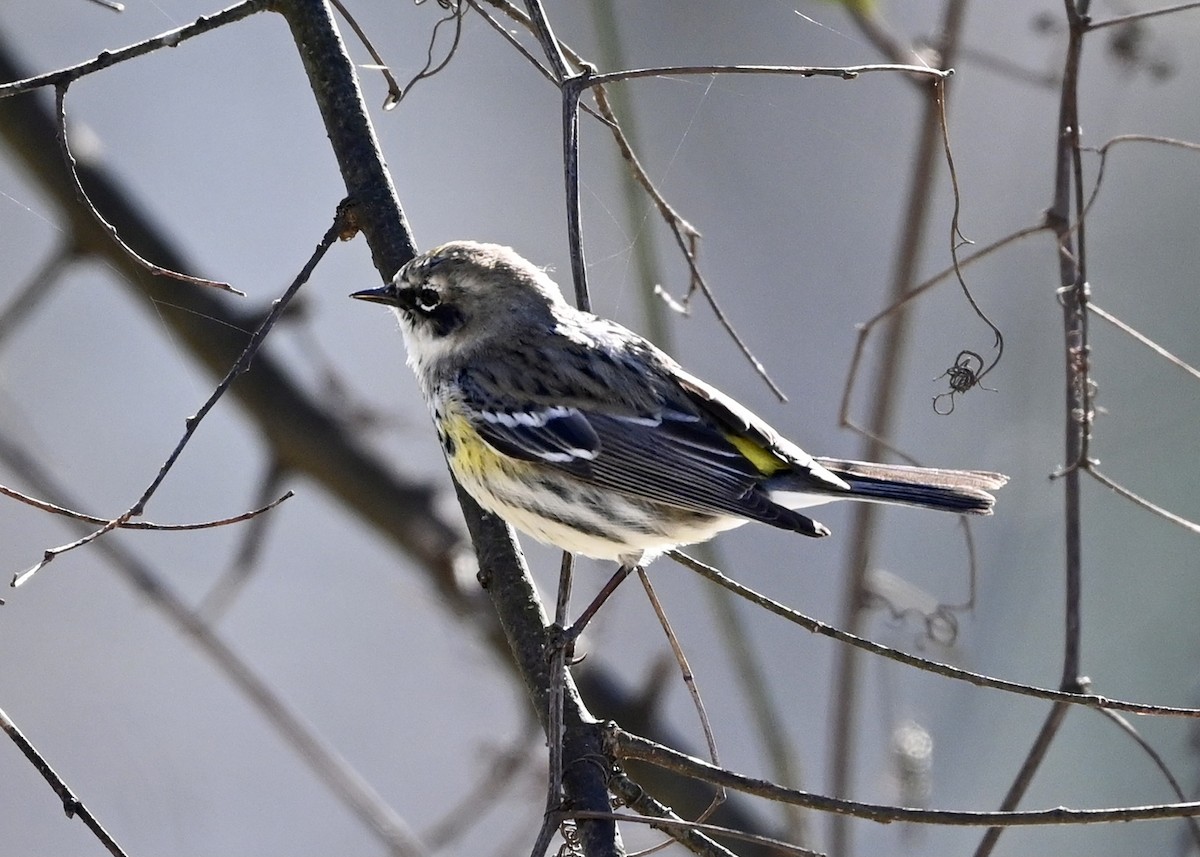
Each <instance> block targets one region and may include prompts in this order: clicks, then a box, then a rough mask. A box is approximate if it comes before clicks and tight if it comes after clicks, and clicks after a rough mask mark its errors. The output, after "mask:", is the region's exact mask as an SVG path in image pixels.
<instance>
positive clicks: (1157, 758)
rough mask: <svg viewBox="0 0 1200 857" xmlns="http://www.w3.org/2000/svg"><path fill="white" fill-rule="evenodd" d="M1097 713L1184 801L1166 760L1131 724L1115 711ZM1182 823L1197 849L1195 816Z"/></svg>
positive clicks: (1199, 824) (1198, 827) (1198, 833)
mask: <svg viewBox="0 0 1200 857" xmlns="http://www.w3.org/2000/svg"><path fill="white" fill-rule="evenodd" d="M1099 713H1100V714H1102V715H1103V716H1104V717H1106V718H1108V719H1109V720H1111V721H1112V722H1113V723H1115V724H1116V725H1117V728H1118V729H1120V730H1121V731H1122V732H1124V733H1125V734H1126V735H1128V736H1129V737H1130V738H1132V739H1133V742H1134V743H1135V744H1137V745H1138V747H1140V748H1141V750H1142V752H1143V753H1145V754H1146V755H1147V756H1149V757H1150V761H1151V762H1153V763H1154V767H1156V768H1158V770H1159V773H1161V774H1162V775H1163V779H1165V780H1166V781H1167V785H1168V786H1169V787H1170V789H1171V793H1172V794H1174V795H1175V797H1176V798H1178V799H1179V800H1180V801H1181V802H1182V801H1186V800H1187V795H1186V794H1184V791H1183V787H1182V786H1180V785H1179V780H1177V779H1176V778H1175V774H1173V773H1172V772H1171V769H1170V767H1168V765H1167V761H1166V759H1164V758H1163V757H1162V755H1161V754H1160V753H1159V752H1158V751H1157V750H1155V749H1154V747H1153V745H1151V743H1150V742H1149V741H1147V740H1146V739H1145V738H1144V737H1143V736H1142V734H1141V733H1140V732H1138V731H1137V729H1135V728H1134V726H1133V724H1132V723H1130V722H1129V720H1128V719H1127V718H1125V717H1122V716H1121V715H1120V714H1117V712H1115V711H1104V710H1103V709H1102V710H1101V711H1100V712H1099ZM1184 821H1185V822H1186V824H1187V826H1188V832H1189V833H1191V835H1192V842H1193V843H1194V844H1195V845H1196V847H1197V848H1200V822H1197V820H1196V817H1195V816H1189V817H1188V818H1186V819H1184Z"/></svg>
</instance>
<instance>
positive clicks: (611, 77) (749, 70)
mask: <svg viewBox="0 0 1200 857" xmlns="http://www.w3.org/2000/svg"><path fill="white" fill-rule="evenodd" d="M872 72H891V73H893V74H913V75H918V76H921V77H928V78H933V79H935V80H943V79H945V78H947V77H950V75H952V74H954V69H952V68H947V69H940V68H930V67H929V66H922V65H906V64H903V63H868V64H866V65H845V66H819V65H664V66H651V67H649V68H631V69H624V70H622V71H610V72H607V73H604V74H596V75H593V76H592V78H591V80H590V81H589V82H588V86H606V85H608V84H610V83H616V82H617V81H621V80H636V79H637V78H641V77H687V76H690V75H697V74H704V75H727V74H780V75H785V76H793V77H836V78H839V79H841V80H855V79H856V78H858V76H859V75H863V74H871V73H872Z"/></svg>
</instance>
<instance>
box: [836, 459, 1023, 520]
mask: <svg viewBox="0 0 1200 857" xmlns="http://www.w3.org/2000/svg"><path fill="white" fill-rule="evenodd" d="M817 462H818V463H819V464H820V465H821V466H822V467H825V468H827V469H829V470H831V471H832V472H833V473H835V474H836V475H837V476H839V477H840V478H841V479H843V480H844V481H845V482H846V483H847V484H848V485H849V486H850V497H853V498H856V499H859V500H871V501H875V502H878V503H895V504H898V505H902V506H919V507H921V508H923V509H938V510H941V511H943V512H957V513H960V514H973V515H990V514H991V513H992V506H993V505H994V504H995V502H996V498H995V497H993V496H992V495H991V494H990V493H989V492H991V491H994V490H996V489H997V488H999V487H1000V486H1002V485H1003V484H1004V483H1005V482H1007V481H1008V477H1007V476H1004V475H1002V474H1000V473H989V472H988V471H985V470H944V469H942V468H940V467H910V466H908V465H903V464H871V463H868V462H865V461H844V460H842V459H838V458H818V459H817ZM835 496H836V495H835ZM843 496H844V495H843Z"/></svg>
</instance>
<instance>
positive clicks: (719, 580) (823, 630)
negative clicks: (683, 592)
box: [667, 550, 1200, 719]
mask: <svg viewBox="0 0 1200 857" xmlns="http://www.w3.org/2000/svg"><path fill="white" fill-rule="evenodd" d="M667 556H669V557H671V559H673V560H675V561H676V562H678V563H680V564H682V565H685V566H687V567H688V568H690V569H692V570H693V571H696V572H698V573H699V574H700V575H701V576H702V577H705V578H708V579H709V580H711V581H712V582H713V583H716V584H717V585H718V586H723V587H725V588H726V589H728V590H729V591H731V592H733V593H734V594H735V595H738V596H740V597H742V598H745V599H746V600H747V601H750V602H751V603H753V604H757V605H758V606H759V607H763V608H764V609H766V610H767V611H768V612H771V613H774V614H775V615H776V616H779V617H781V618H783V619H786V620H787V621H789V622H791V623H792V624H794V625H799V626H800V627H801V628H803V629H804V630H806V631H810V632H811V633H813V634H820V635H821V636H823V637H829V638H830V639H833V640H837V641H838V642H841V643H846V644H847V645H849V646H851V647H853V648H855V649H859V650H862V651H864V652H868V653H870V654H873V655H879V656H881V657H884V658H887V659H888V660H892V661H896V662H898V663H902V664H905V665H907V666H911V667H916V668H917V669H920V670H923V671H925V672H931V673H934V674H935V675H940V676H944V677H945V678H951V679H955V680H957V681H964V682H966V683H968V684H973V685H975V686H976V687H990V688H993V689H995V690H1004V691H1009V692H1011V693H1015V694H1018V695H1020V696H1029V697H1033V698H1035V699H1047V700H1050V701H1052V702H1068V703H1071V704H1074V705H1082V706H1084V707H1086V708H1108V709H1112V710H1114V711H1129V712H1132V713H1135V714H1154V715H1158V716H1164V717H1186V718H1190V719H1196V718H1200V708H1180V707H1175V706H1166V705H1153V704H1150V703H1144V702H1132V701H1129V700H1123V699H1112V698H1110V697H1106V696H1100V695H1098V694H1093V693H1082V692H1076V691H1066V690H1052V689H1051V688H1048V687H1038V686H1036V685H1031V684H1023V683H1021V682H1016V681H1009V680H1007V679H1002V678H995V677H994V676H989V675H984V674H982V673H976V672H971V671H970V670H964V669H962V668H961V667H955V666H951V665H950V664H946V663H942V662H940V661H934V660H930V659H928V658H922V657H918V656H917V655H911V654H909V653H908V652H903V651H900V650H899V649H894V648H892V647H890V646H885V645H883V644H881V643H876V642H874V641H873V640H868V639H866V638H864V637H860V636H858V635H856V634H852V633H850V632H848V631H843V630H841V629H840V628H835V627H834V626H832V625H827V624H826V623H824V622H822V621H820V620H818V619H814V618H812V617H810V616H806V615H805V614H803V613H800V612H799V611H796V610H793V609H792V608H790V607H787V606H785V605H783V604H780V603H779V602H778V601H775V600H773V599H771V598H768V597H767V596H765V595H762V594H760V593H758V592H755V591H754V590H753V589H751V588H749V587H748V586H744V585H743V584H741V583H738V582H737V581H736V580H733V579H732V578H730V577H727V576H725V575H724V574H722V573H721V572H720V571H719V570H717V569H715V568H713V567H712V566H709V565H705V564H704V563H702V562H699V561H698V560H695V559H693V558H692V557H690V556H688V555H687V554H684V553H681V552H680V551H677V550H673V551H669V552H668V553H667Z"/></svg>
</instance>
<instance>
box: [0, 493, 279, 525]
mask: <svg viewBox="0 0 1200 857" xmlns="http://www.w3.org/2000/svg"><path fill="white" fill-rule="evenodd" d="M0 494H3V495H4V496H5V497H11V498H12V499H14V500H18V501H20V502H22V503H24V504H25V505H27V506H32V507H33V508H35V509H41V510H42V511H43V512H50V513H51V514H53V515H63V516H65V517H67V518H74V519H75V520H76V521H83V522H84V523H88V524H108V523H109V522H110V521H111V520H113V519H112V518H100V517H97V516H96V515H87V514H84V513H83V512H76V511H75V510H74V509H65V508H63V507H62V506H58V505H55V504H54V503H51V502H49V501H47V500H39V499H38V498H37V497H31V496H29V495H28V494H22V493H21V492H20V491H16V490H14V489H12V488H9V487H8V486H7V485H0ZM294 496H295V492H294V491H286V492H284V493H283V495H282V496H280V497H278V498H276V499H275V500H272V501H271V502H269V503H267V504H266V505H264V506H259V507H258V508H257V509H251V510H250V511H249V512H242V513H241V514H238V515H233V516H231V517H228V518H218V519H217V520H215V521H199V522H196V523H191V524H156V523H153V522H152V521H124V522H123V523H121V524H119V525H118V527H119V528H120V529H122V530H157V531H165V532H180V531H185V530H211V529H213V528H214V527H227V526H229V525H230V524H238V523H241V522H242V521H249V520H250V519H251V518H257V517H258V516H259V515H261V514H263V513H264V512H269V511H271V510H272V509H274V508H275V507H276V506H278V505H279V504H280V503H282V502H283V501H284V500H290V499H291V498H292V497H294Z"/></svg>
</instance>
